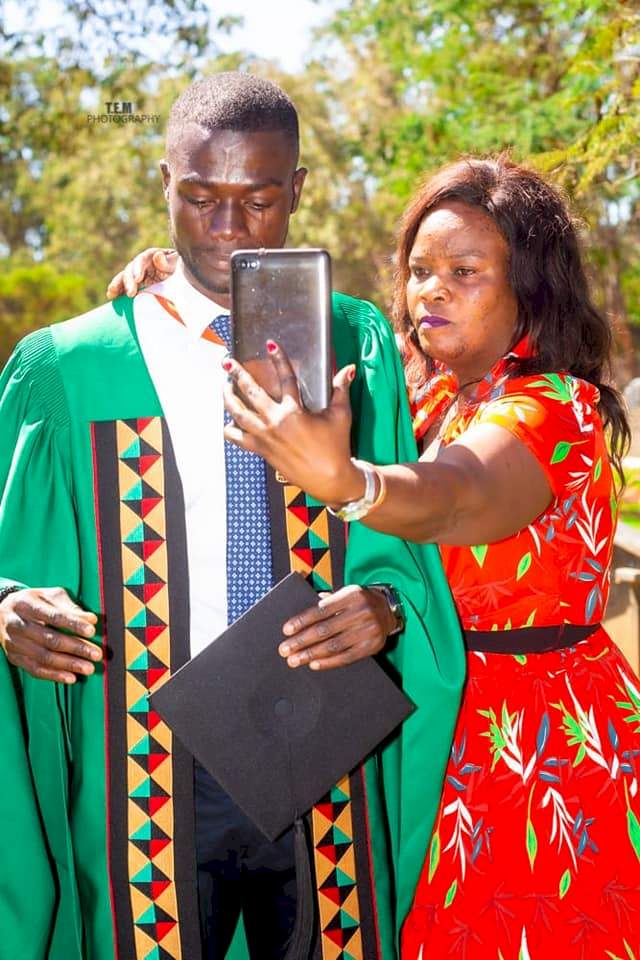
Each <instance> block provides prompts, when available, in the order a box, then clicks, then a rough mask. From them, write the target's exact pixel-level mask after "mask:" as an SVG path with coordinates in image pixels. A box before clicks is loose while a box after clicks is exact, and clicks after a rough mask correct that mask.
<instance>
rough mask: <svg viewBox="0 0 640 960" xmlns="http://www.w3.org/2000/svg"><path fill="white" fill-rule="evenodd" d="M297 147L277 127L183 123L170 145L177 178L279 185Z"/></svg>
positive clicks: (293, 162) (293, 161)
mask: <svg viewBox="0 0 640 960" xmlns="http://www.w3.org/2000/svg"><path fill="white" fill-rule="evenodd" d="M296 162H297V151H296V149H295V146H294V143H293V142H292V140H291V138H290V137H289V136H287V134H286V133H285V132H283V131H280V130H252V131H244V130H207V129H206V128H204V127H201V126H199V125H197V124H193V123H190V124H186V125H185V126H184V127H183V128H182V130H181V132H180V135H179V137H177V138H176V140H175V142H174V143H173V144H172V146H171V157H170V164H171V166H172V167H173V172H174V174H175V175H176V177H177V178H178V179H179V180H180V181H181V182H198V181H200V182H207V183H209V182H210V183H233V184H253V185H254V184H256V183H260V184H264V185H269V184H271V185H279V184H282V183H284V182H285V180H287V179H288V177H289V176H290V175H291V173H292V172H293V170H294V169H295V166H296Z"/></svg>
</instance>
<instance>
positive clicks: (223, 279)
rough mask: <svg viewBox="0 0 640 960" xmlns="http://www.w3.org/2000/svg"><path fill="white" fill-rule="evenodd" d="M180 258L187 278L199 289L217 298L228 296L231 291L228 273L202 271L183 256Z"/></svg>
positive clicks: (199, 266)
mask: <svg viewBox="0 0 640 960" xmlns="http://www.w3.org/2000/svg"><path fill="white" fill-rule="evenodd" d="M178 252H180V251H178ZM180 256H181V257H182V262H183V264H184V268H185V272H186V274H187V276H188V277H190V279H191V280H194V281H195V282H196V284H197V285H198V286H199V287H202V288H203V290H204V291H206V292H207V293H210V294H214V295H216V296H218V297H229V296H230V294H231V289H230V283H229V273H228V271H222V270H204V269H203V268H202V266H201V265H200V264H198V263H194V262H193V260H190V259H189V258H185V256H184V255H183V254H180Z"/></svg>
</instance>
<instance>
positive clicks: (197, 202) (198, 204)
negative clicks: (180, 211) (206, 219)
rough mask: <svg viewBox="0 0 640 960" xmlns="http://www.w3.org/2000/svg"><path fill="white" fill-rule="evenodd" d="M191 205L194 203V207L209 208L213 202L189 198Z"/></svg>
mask: <svg viewBox="0 0 640 960" xmlns="http://www.w3.org/2000/svg"><path fill="white" fill-rule="evenodd" d="M187 200H188V201H189V203H192V204H193V206H194V207H207V206H208V205H209V204H210V203H211V200H202V199H200V198H199V197H187Z"/></svg>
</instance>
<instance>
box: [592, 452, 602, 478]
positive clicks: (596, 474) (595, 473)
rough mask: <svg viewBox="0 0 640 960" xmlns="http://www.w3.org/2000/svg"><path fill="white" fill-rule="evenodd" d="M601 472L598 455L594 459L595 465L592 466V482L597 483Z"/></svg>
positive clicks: (600, 458) (600, 459) (600, 461)
mask: <svg viewBox="0 0 640 960" xmlns="http://www.w3.org/2000/svg"><path fill="white" fill-rule="evenodd" d="M601 473H602V457H598V459H597V460H596V464H595V467H594V468H593V480H594V483H597V482H598V480H599V479H600V474H601Z"/></svg>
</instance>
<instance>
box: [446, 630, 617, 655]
mask: <svg viewBox="0 0 640 960" xmlns="http://www.w3.org/2000/svg"><path fill="white" fill-rule="evenodd" d="M600 626H601V624H599V623H585V624H576V623H559V624H557V625H555V626H548V627H546V626H545V627H522V628H520V629H518V630H464V631H463V633H464V643H465V646H466V648H467V650H477V651H479V652H480V653H547V652H548V651H550V650H562V649H563V648H564V647H572V646H573V645H574V644H575V643H579V642H580V641H581V640H586V639H587V637H589V636H591V634H592V633H595V632H596V630H598V629H599V628H600Z"/></svg>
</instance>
